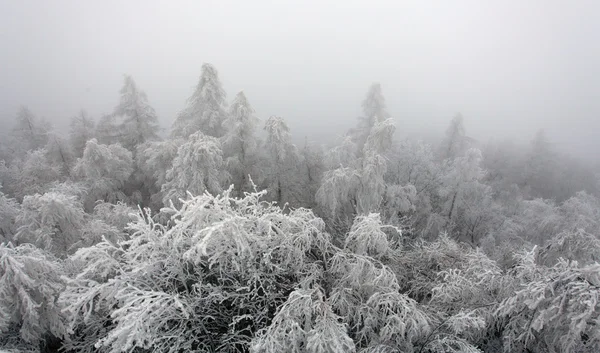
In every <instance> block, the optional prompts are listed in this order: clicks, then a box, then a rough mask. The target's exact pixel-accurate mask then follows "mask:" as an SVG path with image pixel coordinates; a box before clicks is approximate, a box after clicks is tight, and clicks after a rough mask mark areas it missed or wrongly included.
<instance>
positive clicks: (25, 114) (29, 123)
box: [12, 107, 51, 152]
mask: <svg viewBox="0 0 600 353" xmlns="http://www.w3.org/2000/svg"><path fill="white" fill-rule="evenodd" d="M50 129H51V125H50V124H49V123H48V122H47V121H44V120H38V119H37V118H36V117H35V115H34V114H33V113H32V112H31V110H29V109H28V108H27V107H21V108H20V109H19V111H18V113H17V119H16V125H15V126H14V127H13V130H12V133H13V135H14V136H15V137H16V141H17V142H18V143H19V144H20V145H22V148H23V152H27V151H31V150H37V149H40V148H42V147H44V145H45V144H46V141H47V136H46V134H47V132H48V131H49V130H50Z"/></svg>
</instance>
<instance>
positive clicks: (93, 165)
mask: <svg viewBox="0 0 600 353" xmlns="http://www.w3.org/2000/svg"><path fill="white" fill-rule="evenodd" d="M132 172H133V158H132V155H131V152H129V151H128V150H127V149H125V148H123V147H121V145H119V144H112V145H103V144H99V143H98V141H97V140H96V139H91V140H89V141H88V142H87V143H86V145H85V150H84V152H83V156H82V157H81V158H79V159H78V160H77V163H76V164H75V166H74V167H73V175H74V176H75V177H76V178H78V179H79V180H81V181H82V182H83V183H84V185H85V186H86V187H87V189H88V193H87V196H86V201H85V203H84V205H85V208H86V210H91V209H92V208H93V206H94V203H95V202H96V201H97V200H104V201H109V202H116V201H118V200H124V199H125V194H124V193H123V191H122V188H123V185H124V184H125V182H126V181H127V179H129V176H130V175H131V173H132Z"/></svg>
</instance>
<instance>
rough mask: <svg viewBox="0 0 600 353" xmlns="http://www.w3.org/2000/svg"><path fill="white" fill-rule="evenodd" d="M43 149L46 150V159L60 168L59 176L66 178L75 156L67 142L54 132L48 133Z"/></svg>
mask: <svg viewBox="0 0 600 353" xmlns="http://www.w3.org/2000/svg"><path fill="white" fill-rule="evenodd" d="M44 149H45V150H46V158H48V160H49V161H50V163H52V164H53V165H56V166H60V172H61V175H63V176H68V175H69V174H70V172H71V168H72V167H73V164H74V163H75V156H74V154H73V150H72V149H71V146H69V143H68V141H67V140H65V139H64V138H63V137H62V136H59V135H58V134H57V133H56V132H55V131H50V132H48V142H47V143H46V146H45V147H44Z"/></svg>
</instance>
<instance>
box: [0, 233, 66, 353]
mask: <svg viewBox="0 0 600 353" xmlns="http://www.w3.org/2000/svg"><path fill="white" fill-rule="evenodd" d="M63 274H64V271H63V269H62V266H61V264H60V262H59V261H58V260H57V259H56V258H54V257H53V256H51V255H49V254H47V253H46V252H44V251H43V250H41V249H38V248H36V247H34V246H33V245H31V244H24V245H20V246H18V247H15V246H13V245H12V244H0V342H1V343H3V344H6V343H8V345H7V346H4V347H2V348H3V349H11V348H16V349H18V348H22V347H23V346H25V347H26V349H28V350H32V351H37V350H38V349H40V348H42V349H43V348H46V347H45V346H46V345H45V343H46V342H47V341H50V340H51V339H52V338H54V339H56V338H60V337H61V336H62V334H63V332H64V327H63V314H62V312H61V310H60V307H58V305H57V303H56V299H57V298H58V295H59V294H60V292H61V291H62V290H63V288H64V283H63V281H62V279H61V276H62V275H63ZM7 341H8V342H7ZM11 341H12V342H11ZM15 341H16V342H15ZM11 343H12V344H13V345H14V346H13V347H11ZM22 343H24V344H22ZM53 348H54V349H55V348H56V347H53ZM42 351H44V350H42Z"/></svg>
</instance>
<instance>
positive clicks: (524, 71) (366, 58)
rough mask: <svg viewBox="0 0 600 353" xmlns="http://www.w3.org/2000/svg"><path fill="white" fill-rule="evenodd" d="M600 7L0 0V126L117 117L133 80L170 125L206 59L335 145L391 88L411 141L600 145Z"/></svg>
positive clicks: (308, 0) (232, 89) (541, 2)
mask: <svg viewBox="0 0 600 353" xmlns="http://www.w3.org/2000/svg"><path fill="white" fill-rule="evenodd" d="M599 11H600V3H599V2H597V1H585V0H578V1H573V2H568V1H554V0H552V1H550V0H535V1H534V0H530V1H516V0H511V1H448V2H441V1H410V2H409V1H349V0H346V1H316V0H305V1H264V0H252V1H223V0H220V1H209V0H206V1H162V2H157V1H142V0H137V1H59V0H54V1H41V0H40V1H26V0H23V1H9V0H3V1H0V48H1V49H0V50H1V59H0V63H1V65H0V121H2V122H3V127H2V128H0V129H2V130H5V129H7V126H8V125H7V124H6V122H9V121H11V122H12V119H14V116H15V114H16V111H17V109H18V106H20V105H28V106H29V107H30V108H31V109H32V110H33V111H34V112H35V113H36V114H37V115H39V116H43V117H46V118H47V119H49V120H51V121H52V122H54V123H55V125H57V126H58V127H64V126H65V125H66V122H67V121H68V118H70V117H71V116H73V115H74V114H75V113H76V112H77V111H78V110H79V109H81V108H84V109H86V110H88V111H89V112H90V113H92V114H93V115H94V116H95V117H96V118H97V117H98V116H99V115H100V114H102V113H108V112H111V111H112V109H113V108H114V106H115V105H116V104H117V100H118V90H119V88H120V85H121V83H122V75H123V74H125V73H127V74H131V75H132V76H133V77H134V78H135V80H136V81H137V82H138V84H139V85H140V87H142V88H143V89H144V90H145V91H146V92H147V93H148V97H149V99H150V103H151V104H152V105H153V106H154V107H155V108H156V111H157V113H158V114H159V117H160V119H161V124H162V125H163V126H164V127H169V126H170V124H171V122H172V121H173V119H174V117H175V115H176V113H177V112H178V111H179V110H180V109H181V108H182V107H183V106H184V103H185V99H186V98H187V97H188V96H189V95H190V94H191V92H192V88H193V87H194V86H195V84H196V83H197V80H198V76H199V74H200V66H201V64H202V63H203V62H210V63H212V64H214V65H215V66H216V67H217V68H218V69H219V72H220V74H221V78H222V80H223V82H224V86H225V89H226V90H227V92H228V97H229V98H231V97H233V95H234V94H235V93H236V92H237V91H239V90H241V89H243V90H244V91H245V92H246V95H247V96H248V98H249V99H250V101H251V103H252V105H253V106H254V107H255V108H256V110H257V113H258V115H259V116H260V117H261V118H262V119H263V120H264V119H266V118H267V117H268V116H269V115H272V114H277V115H281V116H283V117H285V118H286V119H287V120H288V121H289V122H290V125H291V126H292V129H293V130H292V133H293V135H294V136H295V137H296V138H297V139H298V138H303V136H305V135H309V136H310V137H311V138H313V139H318V140H321V141H326V140H327V139H331V138H333V137H335V136H339V135H341V134H343V133H344V132H345V131H346V130H347V128H348V127H350V126H353V125H354V124H355V118H356V117H357V116H358V115H359V114H360V102H361V100H362V99H363V97H364V94H365V92H366V90H367V88H368V87H369V85H370V84H371V83H372V82H374V81H378V82H381V84H382V86H383V90H384V94H385V96H386V98H387V103H388V107H389V111H390V113H391V114H392V115H393V117H394V118H395V119H396V123H397V127H398V131H399V132H400V135H403V134H415V133H425V134H441V133H442V132H443V130H444V129H445V127H446V126H447V124H448V121H449V120H450V118H451V117H452V116H453V115H454V114H455V113H456V112H461V113H462V114H463V115H464V116H465V122H466V126H467V129H468V133H469V134H470V135H472V136H474V137H476V138H480V139H488V138H504V137H507V136H510V137H512V138H516V139H520V140H529V139H530V138H531V137H532V136H533V135H534V133H535V131H536V130H538V129H540V128H544V129H545V130H546V132H547V134H548V135H549V137H550V138H551V139H552V140H553V141H555V142H556V143H557V144H558V145H559V147H560V148H561V149H564V150H568V151H571V152H575V153H578V154H579V155H580V156H582V157H586V158H590V157H595V156H594V154H595V151H596V150H597V149H598V147H600V142H597V141H599V140H598V138H597V131H598V128H599V127H600V114H599V112H600V99H598V97H600V79H599V78H600V77H599V72H600V70H599V69H598V66H599V63H600V41H599V40H598V35H597V34H598V33H600V22H598V21H597V18H598V17H597V14H598V12H599Z"/></svg>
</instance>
